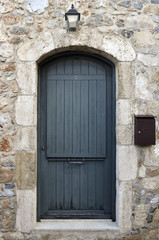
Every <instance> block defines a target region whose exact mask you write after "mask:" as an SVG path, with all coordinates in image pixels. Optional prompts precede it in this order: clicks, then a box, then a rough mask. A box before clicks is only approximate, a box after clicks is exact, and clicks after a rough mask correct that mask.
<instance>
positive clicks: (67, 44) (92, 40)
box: [17, 30, 136, 62]
mask: <svg viewBox="0 0 159 240" xmlns="http://www.w3.org/2000/svg"><path fill="white" fill-rule="evenodd" d="M74 34H75V36H72V33H68V32H67V31H66V30H55V31H54V32H53V33H51V32H49V31H46V32H44V33H42V34H40V35H39V36H38V38H37V41H33V40H30V42H27V43H26V44H22V45H21V46H20V48H19V49H18V51H17V55H18V57H19V59H20V60H21V61H41V60H43V59H44V58H46V57H48V56H51V55H53V54H54V53H56V52H59V51H64V50H67V49H69V50H71V49H73V50H77V47H76V46H78V48H79V49H80V48H83V49H87V51H91V52H96V53H99V51H100V54H102V55H104V56H105V57H106V58H108V59H110V60H113V61H114V62H116V61H119V62H120V61H121V62H130V61H133V60H134V59H135V57H136V54H135V51H134V50H133V48H132V46H131V44H130V42H128V41H127V40H125V39H124V38H122V37H117V36H114V35H112V36H111V37H110V36H109V37H107V36H104V37H103V35H101V34H99V33H98V32H96V31H95V30H94V31H93V30H91V32H89V31H88V32H86V33H84V32H82V31H80V32H78V33H74ZM89 49H90V50H89Z"/></svg>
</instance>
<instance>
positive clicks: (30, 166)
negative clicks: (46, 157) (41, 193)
mask: <svg viewBox="0 0 159 240" xmlns="http://www.w3.org/2000/svg"><path fill="white" fill-rule="evenodd" d="M16 186H17V188H18V189H21V190H26V189H27V190H28V189H29V190H30V189H33V188H34V187H35V155H34V154H33V153H30V152H19V153H17V154H16Z"/></svg>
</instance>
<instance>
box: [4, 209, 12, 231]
mask: <svg viewBox="0 0 159 240" xmlns="http://www.w3.org/2000/svg"><path fill="white" fill-rule="evenodd" d="M12 226H13V222H12V214H11V213H10V212H9V211H8V212H5V213H4V215H3V218H2V229H3V230H10V229H12Z"/></svg>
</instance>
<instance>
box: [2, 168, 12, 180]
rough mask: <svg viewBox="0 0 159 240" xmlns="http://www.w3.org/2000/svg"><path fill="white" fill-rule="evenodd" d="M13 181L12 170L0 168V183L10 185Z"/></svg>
mask: <svg viewBox="0 0 159 240" xmlns="http://www.w3.org/2000/svg"><path fill="white" fill-rule="evenodd" d="M12 181H13V172H12V170H10V169H8V168H5V167H0V183H11V182H12Z"/></svg>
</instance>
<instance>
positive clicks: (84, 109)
mask: <svg viewBox="0 0 159 240" xmlns="http://www.w3.org/2000/svg"><path fill="white" fill-rule="evenodd" d="M88 119H89V112H88V81H81V132H80V134H81V153H82V154H84V153H85V154H88V134H89V133H88V131H89V129H88Z"/></svg>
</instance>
